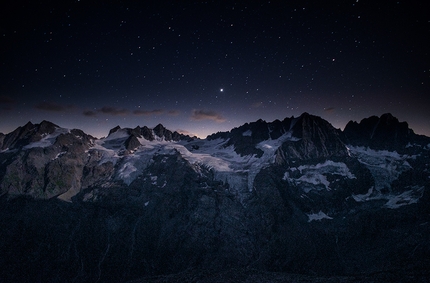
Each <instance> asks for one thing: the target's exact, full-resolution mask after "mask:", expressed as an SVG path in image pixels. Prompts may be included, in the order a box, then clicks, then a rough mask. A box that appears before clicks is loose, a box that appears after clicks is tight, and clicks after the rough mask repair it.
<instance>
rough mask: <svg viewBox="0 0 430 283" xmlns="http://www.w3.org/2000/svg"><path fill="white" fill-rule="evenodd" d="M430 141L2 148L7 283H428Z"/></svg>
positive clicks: (60, 142) (376, 136)
mask: <svg viewBox="0 0 430 283" xmlns="http://www.w3.org/2000/svg"><path fill="white" fill-rule="evenodd" d="M429 160H430V138H429V137H426V136H420V135H417V134H415V133H414V132H413V130H411V129H410V128H409V127H408V125H407V123H406V122H399V121H398V120H397V119H396V118H395V117H393V116H392V115H390V114H384V115H382V116H381V117H376V116H374V117H370V118H366V119H363V120H362V121H361V122H359V123H357V122H349V123H348V124H347V125H346V127H345V129H344V130H343V131H341V130H339V129H335V128H334V127H333V126H332V125H331V124H330V123H328V122H327V121H325V120H323V119H322V118H320V117H316V116H313V115H310V114H307V113H303V114H302V115H301V116H300V117H291V118H285V119H284V120H282V121H280V120H276V121H273V122H266V121H263V120H258V121H256V122H252V123H247V124H244V125H242V126H240V127H238V128H234V129H232V130H231V131H229V132H219V133H215V134H213V135H210V136H208V137H207V138H206V139H198V138H195V137H194V138H192V137H189V136H185V135H182V134H179V133H177V132H171V131H169V130H168V129H166V128H164V126H162V125H157V126H156V127H154V128H148V127H146V126H144V127H136V128H134V129H129V128H125V129H122V128H120V127H115V128H113V129H112V130H110V132H109V135H108V136H107V137H106V138H102V139H97V138H94V137H92V136H90V135H88V134H86V133H84V132H82V131H81V130H78V129H71V130H69V129H64V128H61V127H59V126H57V125H54V124H52V123H50V122H47V121H43V122H41V123H40V124H32V123H27V124H26V125H24V126H22V127H19V128H17V129H16V130H15V131H13V132H11V133H8V134H0V195H1V197H0V266H1V267H0V278H2V281H4V282H127V281H131V282H180V281H181V282H184V281H189V282H197V281H198V282H243V281H246V282H285V281H287V282H288V281H291V282H330V281H331V280H333V281H331V282H369V281H373V282H385V281H398V282H408V281H411V282H412V281H414V282H417V281H418V282H420V280H421V282H427V280H429V278H430V272H429V270H430V205H429V204H430V165H429V163H430V162H429Z"/></svg>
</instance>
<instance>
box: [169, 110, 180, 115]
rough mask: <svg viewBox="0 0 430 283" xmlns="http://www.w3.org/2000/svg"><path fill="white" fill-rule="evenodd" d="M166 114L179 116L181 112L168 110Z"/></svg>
mask: <svg viewBox="0 0 430 283" xmlns="http://www.w3.org/2000/svg"><path fill="white" fill-rule="evenodd" d="M167 114H169V115H170V116H178V115H179V114H181V111H179V110H169V112H167Z"/></svg>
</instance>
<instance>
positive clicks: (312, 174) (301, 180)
mask: <svg viewBox="0 0 430 283" xmlns="http://www.w3.org/2000/svg"><path fill="white" fill-rule="evenodd" d="M289 171H290V172H295V171H299V172H300V174H301V176H300V177H298V178H293V177H290V174H289V172H288V171H287V172H285V173H284V177H283V180H288V181H290V182H292V183H294V184H296V185H299V186H301V187H302V188H303V190H304V191H305V193H308V192H310V191H311V190H312V189H321V187H322V188H323V189H326V190H331V188H330V182H329V181H328V180H327V176H326V175H327V174H332V175H339V176H344V177H347V178H349V179H355V178H356V177H355V176H354V174H352V173H351V172H350V171H349V168H348V166H346V164H345V163H343V162H334V161H332V160H326V161H325V162H323V163H318V164H316V165H301V166H299V167H291V168H290V169H289Z"/></svg>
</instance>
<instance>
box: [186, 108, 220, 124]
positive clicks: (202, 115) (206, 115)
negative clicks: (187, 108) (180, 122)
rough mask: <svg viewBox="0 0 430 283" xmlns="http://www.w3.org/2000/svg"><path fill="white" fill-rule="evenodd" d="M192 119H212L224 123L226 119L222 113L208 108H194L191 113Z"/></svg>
mask: <svg viewBox="0 0 430 283" xmlns="http://www.w3.org/2000/svg"><path fill="white" fill-rule="evenodd" d="M190 118H191V120H192V121H203V120H211V121H214V122H217V123H223V122H225V121H226V119H225V118H224V117H223V116H222V115H221V114H218V113H216V112H214V111H210V110H209V111H206V110H196V109H194V110H193V113H192V114H191V117H190Z"/></svg>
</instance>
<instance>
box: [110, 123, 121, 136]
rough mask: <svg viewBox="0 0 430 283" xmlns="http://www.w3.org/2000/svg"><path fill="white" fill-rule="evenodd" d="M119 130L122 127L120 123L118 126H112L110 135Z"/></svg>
mask: <svg viewBox="0 0 430 283" xmlns="http://www.w3.org/2000/svg"><path fill="white" fill-rule="evenodd" d="M118 130H121V127H120V126H119V125H118V126H116V127H115V128H112V129H111V130H110V131H109V135H110V134H113V133H115V132H117V131H118Z"/></svg>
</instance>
